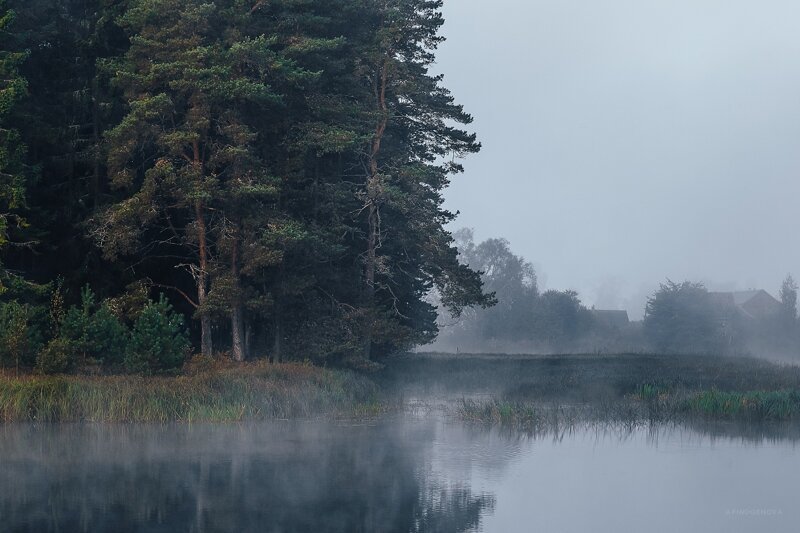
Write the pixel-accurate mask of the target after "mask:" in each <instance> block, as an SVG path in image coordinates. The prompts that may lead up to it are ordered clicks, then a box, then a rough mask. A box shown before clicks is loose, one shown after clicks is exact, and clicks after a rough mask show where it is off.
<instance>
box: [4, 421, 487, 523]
mask: <svg viewBox="0 0 800 533" xmlns="http://www.w3.org/2000/svg"><path fill="white" fill-rule="evenodd" d="M435 431H436V427H435V424H433V423H420V422H415V423H399V424H394V423H388V422H387V423H383V424H381V425H380V426H377V427H365V426H362V427H342V426H335V425H327V424H311V423H304V424H303V423H301V424H288V423H286V424H262V425H255V426H246V427H240V426H206V427H178V426H176V427H143V426H79V425H76V426H46V427H34V426H22V427H21V426H6V427H3V428H2V430H1V431H0V450H2V456H1V457H0V484H1V486H2V487H3V491H2V495H1V496H0V520H2V524H3V528H8V530H10V531H165V532H166V531H268V532H317V531H319V532H324V531H330V532H375V531H387V532H392V531H397V532H420V533H423V532H445V531H447V532H453V531H472V530H476V529H477V528H478V527H479V524H480V520H481V517H482V516H483V515H484V514H485V513H487V512H489V511H491V509H492V507H493V505H494V500H493V498H492V497H491V496H490V495H486V494H474V493H473V492H472V489H471V488H470V486H469V484H468V483H465V482H463V480H459V479H454V478H450V479H444V478H441V477H439V476H438V475H437V472H436V469H435V468H434V465H433V463H432V459H433V450H434V442H435Z"/></svg>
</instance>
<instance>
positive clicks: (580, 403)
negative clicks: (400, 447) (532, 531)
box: [389, 354, 800, 432]
mask: <svg viewBox="0 0 800 533" xmlns="http://www.w3.org/2000/svg"><path fill="white" fill-rule="evenodd" d="M389 373H390V374H391V375H392V378H391V379H390V380H389V381H390V382H397V383H407V384H410V385H409V386H410V387H412V388H413V392H412V394H413V395H414V396H415V397H431V396H433V397H440V398H447V397H450V398H454V397H455V398H457V399H458V398H460V399H459V400H458V401H456V402H455V403H454V404H452V405H451V406H450V407H449V412H450V413H451V414H452V415H453V416H455V417H456V418H457V419H460V420H463V421H466V422H470V423H479V424H485V425H490V426H499V427H506V428H513V429H519V430H523V431H528V432H535V431H545V430H550V429H553V428H564V427H569V426H573V425H576V424H585V423H602V424H611V425H622V426H635V425H640V424H652V423H693V422H698V421H715V422H733V423H764V422H768V423H773V422H774V423H783V422H790V421H791V422H797V421H800V367H798V366H795V365H780V364H775V363H771V362H768V361H765V360H761V359H755V358H748V357H720V356H697V355H692V356H674V355H653V354H650V355H643V354H623V355H559V356H519V355H512V356H503V355H462V356H458V357H454V356H451V355H448V354H414V355H409V356H407V357H405V358H401V359H398V360H396V361H395V362H394V364H393V365H391V366H390V368H389ZM458 395H460V396H458Z"/></svg>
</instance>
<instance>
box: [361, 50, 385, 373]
mask: <svg viewBox="0 0 800 533" xmlns="http://www.w3.org/2000/svg"><path fill="white" fill-rule="evenodd" d="M387 83H388V64H387V63H386V62H384V64H383V67H382V68H381V73H380V81H379V82H378V83H376V85H375V99H376V102H375V103H376V107H377V109H378V111H379V112H380V113H381V115H382V116H381V119H380V120H379V121H378V124H377V126H376V128H375V135H374V137H373V138H372V149H371V150H370V159H369V176H367V202H368V204H369V210H368V216H369V220H368V224H369V229H368V232H369V233H368V235H367V260H366V265H365V270H366V272H365V278H366V287H365V289H364V294H365V307H366V310H367V331H366V333H365V335H364V354H363V355H364V359H367V360H369V359H371V358H372V342H373V329H374V324H373V321H374V319H375V271H376V269H377V260H378V245H379V244H380V240H379V236H380V231H381V228H380V212H379V209H378V203H379V202H380V196H381V193H382V191H381V189H382V186H381V183H380V175H379V168H378V154H380V151H381V143H382V142H383V136H384V135H385V133H386V128H387V126H388V125H389V114H388V111H389V109H388V107H387V105H386V88H387Z"/></svg>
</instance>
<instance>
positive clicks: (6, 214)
mask: <svg viewBox="0 0 800 533" xmlns="http://www.w3.org/2000/svg"><path fill="white" fill-rule="evenodd" d="M13 21H14V12H13V11H11V10H9V9H8V8H7V7H6V5H5V2H4V1H0V250H1V249H2V248H3V247H4V246H5V245H7V244H8V238H9V236H8V229H9V224H12V225H15V226H21V225H24V220H23V219H22V218H21V215H20V213H21V210H22V209H23V208H24V207H25V192H26V181H27V180H26V169H25V164H24V158H25V145H24V144H23V143H22V141H21V139H20V135H19V131H17V129H16V128H15V127H14V125H13V124H11V123H10V122H11V120H10V119H11V117H12V112H13V111H14V109H15V107H16V106H17V105H18V104H19V102H20V101H21V100H22V98H24V97H25V95H26V93H27V83H26V81H25V79H23V78H22V76H21V75H20V73H19V65H20V63H21V62H22V61H23V60H24V59H25V54H24V53H22V52H17V51H15V50H14V49H13V42H12V39H10V38H9V35H10V31H11V25H12V23H13ZM0 268H2V263H0ZM2 291H3V284H2V276H0V292H2Z"/></svg>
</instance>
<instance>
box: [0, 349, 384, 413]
mask: <svg viewBox="0 0 800 533" xmlns="http://www.w3.org/2000/svg"><path fill="white" fill-rule="evenodd" d="M383 409H384V404H383V403H382V402H381V401H380V400H379V398H378V391H377V388H376V387H375V385H374V384H373V382H372V381H370V380H369V379H367V378H365V377H363V376H359V375H357V374H355V373H352V372H345V371H337V370H327V369H321V368H315V367H311V366H306V365H294V364H285V365H270V364H267V363H253V364H248V365H237V366H230V367H225V368H211V369H207V370H203V371H200V372H197V373H192V374H190V375H182V376H176V377H157V378H156V377H135V376H103V377H88V376H54V377H45V376H23V377H9V376H6V377H0V420H2V421H5V422H31V421H38V422H161V423H166V422H236V421H246V420H267V419H297V418H318V417H329V418H331V417H365V416H374V415H376V414H379V413H380V412H381V411H382V410H383Z"/></svg>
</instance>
